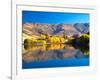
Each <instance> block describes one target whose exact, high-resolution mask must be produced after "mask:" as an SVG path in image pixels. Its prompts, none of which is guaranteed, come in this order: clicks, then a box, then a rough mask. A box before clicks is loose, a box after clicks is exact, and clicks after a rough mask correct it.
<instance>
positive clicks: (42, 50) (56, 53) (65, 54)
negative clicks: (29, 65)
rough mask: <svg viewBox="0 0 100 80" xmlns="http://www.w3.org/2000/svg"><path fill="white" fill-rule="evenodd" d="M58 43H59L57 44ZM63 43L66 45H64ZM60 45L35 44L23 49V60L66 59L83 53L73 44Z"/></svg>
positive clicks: (80, 55)
mask: <svg viewBox="0 0 100 80" xmlns="http://www.w3.org/2000/svg"><path fill="white" fill-rule="evenodd" d="M56 45H57V44H56ZM62 45H63V46H64V47H62ZM62 45H60V46H59V45H58V46H59V47H52V46H48V47H47V46H37V47H36V46H35V47H32V48H30V49H28V50H24V51H23V60H24V61H26V62H30V61H44V60H53V59H65V58H74V57H77V56H79V57H82V56H83V53H82V52H81V51H80V50H78V49H75V48H73V47H72V46H69V45H68V46H65V45H64V44H62Z"/></svg>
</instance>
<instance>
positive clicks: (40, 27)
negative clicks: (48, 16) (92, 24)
mask: <svg viewBox="0 0 100 80" xmlns="http://www.w3.org/2000/svg"><path fill="white" fill-rule="evenodd" d="M76 42H77V43H78V45H82V44H79V43H82V42H83V43H84V42H85V43H88V44H89V23H76V24H32V23H25V24H23V44H24V45H26V44H28V45H43V44H52V43H55V44H56V43H57V44H58V43H64V44H65V43H74V44H75V43H76ZM83 45H84V44H83ZM74 46H75V45H74Z"/></svg>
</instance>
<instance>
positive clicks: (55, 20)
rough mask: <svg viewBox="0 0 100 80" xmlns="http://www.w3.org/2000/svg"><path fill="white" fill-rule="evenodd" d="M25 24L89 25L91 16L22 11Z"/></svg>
mask: <svg viewBox="0 0 100 80" xmlns="http://www.w3.org/2000/svg"><path fill="white" fill-rule="evenodd" d="M22 22H23V23H47V24H74V23H89V14H86V13H64V12H39V11H22Z"/></svg>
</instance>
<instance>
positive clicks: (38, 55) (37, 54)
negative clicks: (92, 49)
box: [22, 44, 89, 69]
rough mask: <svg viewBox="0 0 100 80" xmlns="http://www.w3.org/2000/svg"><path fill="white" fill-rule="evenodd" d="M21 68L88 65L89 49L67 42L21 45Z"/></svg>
mask: <svg viewBox="0 0 100 80" xmlns="http://www.w3.org/2000/svg"><path fill="white" fill-rule="evenodd" d="M22 51H23V52H22V69H34V68H54V67H80V66H89V49H87V48H85V47H84V48H81V47H78V48H76V47H74V46H72V45H69V44H48V45H35V46H34V45H33V46H29V45H28V46H25V45H24V46H23V50H22Z"/></svg>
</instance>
